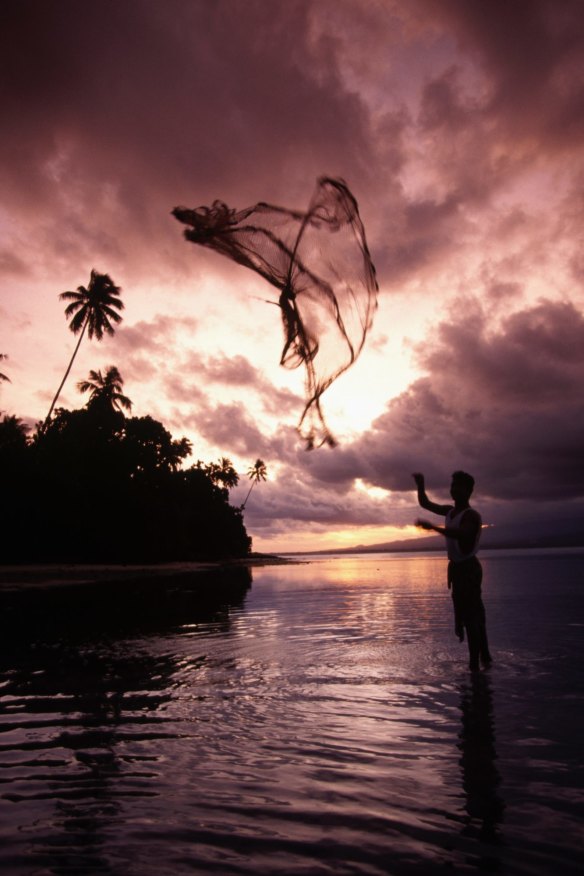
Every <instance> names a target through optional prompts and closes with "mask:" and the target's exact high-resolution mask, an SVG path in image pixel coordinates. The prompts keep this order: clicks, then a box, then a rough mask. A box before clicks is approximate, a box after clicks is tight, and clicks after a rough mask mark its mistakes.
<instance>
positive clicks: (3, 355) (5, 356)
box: [0, 353, 10, 383]
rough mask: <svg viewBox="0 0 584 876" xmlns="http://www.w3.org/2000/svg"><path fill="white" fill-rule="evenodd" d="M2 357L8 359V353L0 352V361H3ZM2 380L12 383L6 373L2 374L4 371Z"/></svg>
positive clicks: (0, 378)
mask: <svg viewBox="0 0 584 876" xmlns="http://www.w3.org/2000/svg"><path fill="white" fill-rule="evenodd" d="M2 359H8V356H7V355H6V353H0V362H1V361H2ZM0 380H7V381H8V383H10V378H9V377H7V376H6V375H5V374H2V372H0Z"/></svg>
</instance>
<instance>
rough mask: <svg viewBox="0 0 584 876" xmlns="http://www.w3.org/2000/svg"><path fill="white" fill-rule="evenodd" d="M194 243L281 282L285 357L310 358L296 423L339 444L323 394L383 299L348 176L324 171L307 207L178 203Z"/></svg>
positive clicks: (310, 440) (285, 361)
mask: <svg viewBox="0 0 584 876" xmlns="http://www.w3.org/2000/svg"><path fill="white" fill-rule="evenodd" d="M173 215H174V216H175V217H176V218H177V219H178V220H179V221H180V222H183V223H184V224H185V225H187V226H188V228H187V229H186V230H185V237H186V238H187V240H190V241H192V243H198V244H199V245H201V246H207V247H209V248H210V249H213V250H215V251H216V252H219V253H221V254H222V255H224V256H227V257H228V258H230V259H232V260H233V261H235V262H238V263H239V264H241V265H245V266H246V267H248V268H251V269H252V270H254V271H256V272H257V273H258V274H261V276H262V277H264V278H265V279H266V280H267V281H268V282H269V283H271V284H272V286H275V287H276V289H278V290H279V296H278V299H277V301H275V302H274V303H277V304H278V305H279V307H280V311H281V315H282V323H283V327H284V348H283V351H282V357H281V360H280V364H281V365H284V366H285V367H287V368H297V367H299V366H300V365H304V367H305V372H306V400H305V401H306V403H305V406H304V410H303V412H302V415H301V417H300V422H299V423H298V431H299V433H300V434H301V435H302V437H303V438H304V439H305V440H306V442H307V446H308V447H309V448H312V447H314V446H315V445H318V446H320V445H322V444H324V443H327V444H329V445H331V446H334V444H335V440H334V438H333V436H332V435H331V433H330V431H329V429H328V427H327V424H326V421H325V418H324V415H323V412H322V409H321V403H320V400H321V396H322V394H323V392H324V391H325V390H326V389H327V388H328V387H329V386H330V385H331V383H332V382H333V381H334V380H335V379H336V378H337V377H338V376H339V375H340V374H342V373H343V371H346V370H347V368H349V367H350V366H351V365H352V364H353V362H354V361H355V359H356V358H357V356H358V355H359V353H360V352H361V349H362V348H363V344H364V343H365V338H366V336H367V332H368V330H369V329H370V328H371V324H372V321H373V314H374V312H375V308H376V306H377V291H378V287H377V281H376V278H375V268H374V266H373V263H372V261H371V256H370V254H369V250H368V248H367V242H366V240H365V229H364V227H363V223H362V221H361V218H360V216H359V209H358V206H357V201H356V200H355V198H354V197H353V195H352V194H351V192H350V191H349V189H348V188H347V186H346V184H345V183H344V182H343V180H340V179H330V178H328V177H322V178H321V179H319V180H318V183H317V186H316V190H315V192H314V195H313V197H312V200H311V201H310V204H309V206H308V210H307V211H306V212H300V211H297V210H288V209H286V208H284V207H277V206H274V205H272V204H264V203H259V204H256V205H255V206H254V207H249V208H247V209H245V210H239V211H236V210H232V209H230V208H229V207H228V206H227V205H226V204H224V203H223V202H222V201H215V202H214V204H213V206H212V207H197V208H196V209H193V210H191V209H187V208H185V207H177V208H176V209H175V210H173Z"/></svg>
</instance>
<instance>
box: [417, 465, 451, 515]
mask: <svg viewBox="0 0 584 876" xmlns="http://www.w3.org/2000/svg"><path fill="white" fill-rule="evenodd" d="M412 477H413V479H414V480H415V482H416V486H417V488H418V502H419V503H420V507H422V508H424V510H425V511H431V512H432V514H440V515H441V516H442V517H446V515H447V514H448V512H449V511H450V509H451V508H452V505H439V504H438V503H437V502H431V501H430V499H429V498H428V496H427V495H426V485H425V482H424V475H423V474H421V473H420V472H414V474H413V475H412Z"/></svg>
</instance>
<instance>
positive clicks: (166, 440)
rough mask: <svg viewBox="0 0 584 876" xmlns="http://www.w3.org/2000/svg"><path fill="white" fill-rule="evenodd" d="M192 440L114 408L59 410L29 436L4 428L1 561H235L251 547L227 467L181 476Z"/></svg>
mask: <svg viewBox="0 0 584 876" xmlns="http://www.w3.org/2000/svg"><path fill="white" fill-rule="evenodd" d="M190 452H191V446H190V442H189V441H188V440H187V439H185V438H183V439H181V440H178V441H177V440H173V438H172V436H171V434H170V433H169V432H168V431H167V430H166V429H165V428H164V426H163V425H162V423H160V422H158V421H157V420H154V419H152V417H148V416H146V417H125V416H124V415H123V414H122V413H121V411H119V410H117V409H116V408H115V407H114V406H112V405H109V406H107V405H102V404H96V403H95V401H94V403H93V404H91V403H90V404H88V405H87V407H86V408H84V409H82V410H75V411H69V410H65V409H63V408H59V409H57V411H56V414H55V415H54V416H53V417H52V419H51V420H50V421H49V422H48V423H47V424H46V425H45V426H44V428H43V429H39V430H38V431H37V432H36V434H35V435H34V436H32V438H29V437H27V433H26V429H25V428H24V426H23V424H22V423H21V422H20V421H19V420H18V419H17V418H16V417H7V416H5V417H4V418H3V420H2V421H0V478H1V483H2V494H3V495H2V499H3V501H2V509H3V514H2V517H3V521H2V540H1V548H0V562H3V563H11V562H15V563H21V562H131V563H140V562H164V561H179V560H198V559H215V558H223V557H240V556H244V555H246V554H247V553H249V550H250V547H251V539H250V538H249V537H248V535H247V533H246V530H245V526H244V523H243V518H242V513H241V509H239V508H235V507H233V506H231V505H230V504H229V494H228V490H227V487H228V486H233V485H234V484H235V483H237V474H236V473H235V471H234V469H233V467H232V466H231V464H230V463H229V460H226V459H223V460H221V461H220V463H219V464H217V463H211V464H209V465H205V464H203V463H201V462H200V461H199V462H198V463H197V464H196V465H194V466H191V467H190V468H186V469H184V468H181V465H182V463H183V461H184V460H185V459H186V457H187V456H188V455H189V454H190Z"/></svg>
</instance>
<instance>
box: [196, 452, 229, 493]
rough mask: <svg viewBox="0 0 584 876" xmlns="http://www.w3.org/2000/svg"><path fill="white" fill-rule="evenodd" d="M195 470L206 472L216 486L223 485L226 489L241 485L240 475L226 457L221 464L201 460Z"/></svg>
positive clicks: (222, 458)
mask: <svg viewBox="0 0 584 876" xmlns="http://www.w3.org/2000/svg"><path fill="white" fill-rule="evenodd" d="M195 468H198V469H201V470H202V471H204V472H205V474H206V475H207V477H208V478H210V480H211V481H212V482H213V483H214V484H218V483H220V484H223V486H224V487H228V488H230V487H236V486H237V484H238V483H239V475H238V474H237V472H236V471H235V469H234V467H233V463H232V462H231V460H230V459H228V458H227V457H226V456H222V457H221V459H220V460H219V462H209V463H204V462H202V461H201V460H200V459H199V460H198V461H197V464H196V466H195Z"/></svg>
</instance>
